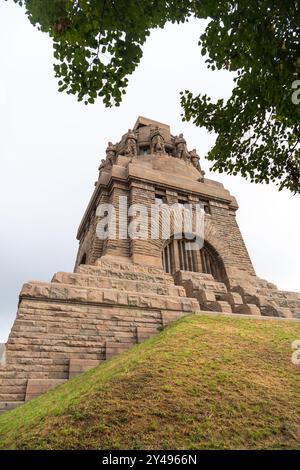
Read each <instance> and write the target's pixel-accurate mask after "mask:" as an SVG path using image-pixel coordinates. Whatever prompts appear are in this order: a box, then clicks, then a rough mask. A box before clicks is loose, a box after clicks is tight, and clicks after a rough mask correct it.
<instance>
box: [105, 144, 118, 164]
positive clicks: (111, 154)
mask: <svg viewBox="0 0 300 470" xmlns="http://www.w3.org/2000/svg"><path fill="white" fill-rule="evenodd" d="M106 160H107V162H108V163H109V164H110V165H111V166H112V165H113V164H114V163H115V161H116V146H115V145H113V144H112V142H108V146H107V149H106Z"/></svg>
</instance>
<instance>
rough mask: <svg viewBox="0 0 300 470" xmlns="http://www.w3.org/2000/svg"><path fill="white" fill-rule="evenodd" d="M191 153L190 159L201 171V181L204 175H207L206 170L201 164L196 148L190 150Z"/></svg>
mask: <svg viewBox="0 0 300 470" xmlns="http://www.w3.org/2000/svg"><path fill="white" fill-rule="evenodd" d="M189 154H190V161H191V164H192V165H193V166H194V167H195V168H196V169H197V170H198V171H199V173H201V178H200V181H202V180H203V177H204V175H205V172H204V171H203V170H202V169H201V166H200V157H199V155H198V154H197V151H196V149H193V150H191V151H190V152H189Z"/></svg>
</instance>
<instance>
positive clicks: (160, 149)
mask: <svg viewBox="0 0 300 470" xmlns="http://www.w3.org/2000/svg"><path fill="white" fill-rule="evenodd" d="M150 153H151V154H155V153H158V154H164V153H165V143H164V138H163V136H162V135H161V133H160V131H159V127H158V126H156V128H155V131H154V133H153V134H152V137H151V148H150Z"/></svg>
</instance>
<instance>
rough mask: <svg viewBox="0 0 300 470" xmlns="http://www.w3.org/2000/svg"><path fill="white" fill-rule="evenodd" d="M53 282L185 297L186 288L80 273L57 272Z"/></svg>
mask: <svg viewBox="0 0 300 470" xmlns="http://www.w3.org/2000/svg"><path fill="white" fill-rule="evenodd" d="M51 282H54V283H59V284H66V285H68V284H69V285H74V286H79V287H88V288H96V289H97V288H101V289H118V290H119V291H126V292H138V293H144V292H147V293H153V294H157V295H169V296H174V297H185V295H186V294H185V290H184V288H183V287H181V286H174V285H172V284H170V283H169V282H167V283H161V282H160V283H158V282H153V281H151V282H150V281H147V282H146V281H141V280H139V279H134V280H132V279H123V278H113V277H105V276H97V275H93V276H91V275H89V274H78V273H66V272H58V273H56V274H55V275H54V276H53V278H52V280H51Z"/></svg>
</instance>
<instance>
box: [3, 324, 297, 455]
mask: <svg viewBox="0 0 300 470" xmlns="http://www.w3.org/2000/svg"><path fill="white" fill-rule="evenodd" d="M295 339H300V322H299V323H298V322H292V321H279V320H254V319H247V318H240V317H237V318H234V317H226V316H221V315H219V316H210V315H192V316H189V317H185V318H183V319H182V320H180V321H178V322H176V323H174V324H173V325H171V326H169V327H168V328H166V329H165V330H164V331H163V332H161V333H160V334H158V335H157V336H155V337H154V338H152V339H150V340H148V341H147V342H145V343H143V344H140V345H138V346H135V347H134V348H133V349H131V350H130V351H128V352H126V353H123V354H121V355H119V356H117V357H115V358H114V359H112V360H110V361H108V362H107V363H105V364H103V365H101V366H99V367H97V368H95V369H93V370H90V371H89V372H87V373H85V374H83V375H81V376H79V377H76V378H75V379H73V380H71V381H69V382H68V383H66V384H64V385H62V386H60V387H58V388H57V389H55V390H52V391H50V392H48V393H47V394H45V395H43V396H41V397H39V398H37V399H35V400H33V401H31V402H29V403H27V404H26V405H24V406H22V407H20V408H17V409H15V410H13V411H10V412H7V413H5V414H3V415H1V416H0V449H94V448H97V449H99V448H100V449H223V448H227V449H232V448H233V449H237V448H239V449H241V448H246V449H260V448H267V449H273V448H281V449H283V448H288V449H290V448H299V447H300V420H299V414H300V365H299V366H297V365H293V364H292V363H291V353H292V351H291V343H292V341H294V340H295Z"/></svg>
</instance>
